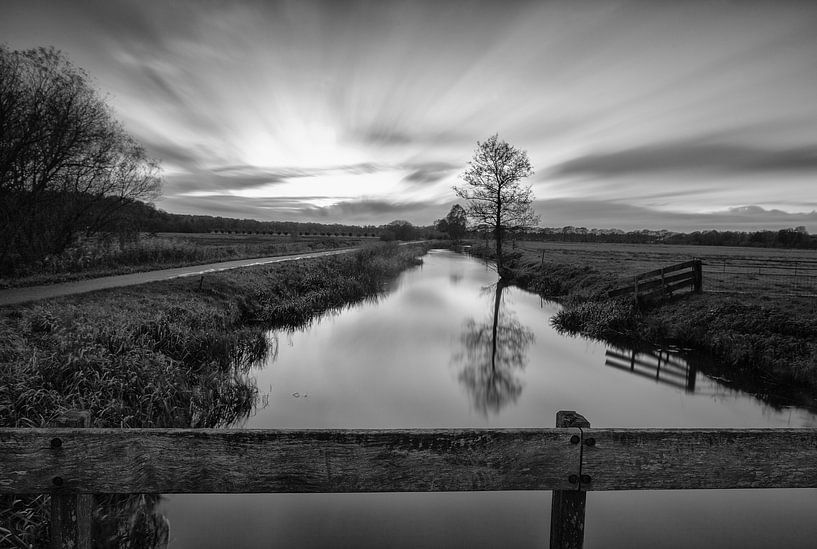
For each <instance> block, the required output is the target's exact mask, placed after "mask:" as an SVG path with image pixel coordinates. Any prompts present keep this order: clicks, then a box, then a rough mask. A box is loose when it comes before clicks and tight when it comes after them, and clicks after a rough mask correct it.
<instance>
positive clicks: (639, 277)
mask: <svg viewBox="0 0 817 549" xmlns="http://www.w3.org/2000/svg"><path fill="white" fill-rule="evenodd" d="M694 263H695V260H694V259H693V260H690V261H684V262H683V263H676V264H675V265H668V266H667V267H661V268H660V269H655V270H653V271H647V272H646V273H641V274H639V275H636V277H635V279H636V280H644V279H645V278H652V277H654V276H661V273H662V272H663V273H664V274H667V273H674V272H675V271H681V270H683V269H690V268H692V266H693V265H694Z"/></svg>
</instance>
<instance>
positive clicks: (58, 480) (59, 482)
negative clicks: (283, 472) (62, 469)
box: [52, 477, 63, 486]
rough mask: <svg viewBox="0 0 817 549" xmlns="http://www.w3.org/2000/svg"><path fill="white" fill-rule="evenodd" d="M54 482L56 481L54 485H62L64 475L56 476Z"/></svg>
mask: <svg viewBox="0 0 817 549" xmlns="http://www.w3.org/2000/svg"><path fill="white" fill-rule="evenodd" d="M52 482H53V483H54V486H62V483H63V480H62V477H54V480H53V481H52Z"/></svg>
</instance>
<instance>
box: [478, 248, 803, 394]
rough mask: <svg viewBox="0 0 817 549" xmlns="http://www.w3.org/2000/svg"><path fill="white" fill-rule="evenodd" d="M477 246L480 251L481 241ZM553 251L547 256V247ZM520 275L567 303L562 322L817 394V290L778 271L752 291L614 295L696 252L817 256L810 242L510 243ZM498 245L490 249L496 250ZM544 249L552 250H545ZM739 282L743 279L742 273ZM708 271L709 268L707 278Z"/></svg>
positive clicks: (522, 281) (529, 285) (716, 257)
mask: <svg viewBox="0 0 817 549" xmlns="http://www.w3.org/2000/svg"><path fill="white" fill-rule="evenodd" d="M475 251H476V253H478V254H479V253H486V252H481V251H480V250H479V249H477V250H475ZM543 252H544V256H543ZM510 253H511V256H512V267H513V270H512V272H513V274H512V277H513V281H514V283H515V284H517V285H519V286H521V287H523V288H526V289H529V290H531V291H535V292H537V293H539V294H540V295H542V296H543V297H546V298H550V299H554V300H557V301H559V302H560V303H561V304H562V305H563V308H562V310H561V311H560V312H559V313H558V314H557V315H556V316H555V317H554V319H553V324H554V326H555V327H556V328H558V329H559V330H561V331H564V332H567V333H572V334H581V335H584V336H587V337H591V338H595V339H601V340H606V341H609V342H613V343H615V342H622V341H623V340H626V341H628V342H630V343H644V342H648V343H655V344H661V343H673V344H675V345H679V346H681V347H687V348H692V349H695V350H697V351H700V352H703V353H706V354H709V355H710V356H711V357H712V358H714V359H715V362H716V364H717V366H716V368H717V369H718V375H719V376H726V377H727V378H728V379H730V380H731V381H732V382H733V384H739V385H743V387H741V388H747V389H748V390H752V391H753V392H757V385H758V383H759V382H760V383H761V384H762V385H763V386H764V389H762V391H765V392H768V391H773V392H775V393H776V396H778V397H779V396H780V395H781V394H787V395H791V396H792V398H795V395H797V397H798V400H801V401H802V397H803V395H804V394H805V396H806V400H807V401H808V402H809V403H810V404H811V405H812V406H813V405H814V404H815V402H817V310H815V301H814V298H803V297H797V296H795V295H781V294H780V292H779V290H780V288H779V287H778V284H779V280H777V279H775V278H774V277H768V279H764V278H763V277H760V279H759V280H754V281H753V284H755V285H757V284H760V283H765V286H753V288H755V291H753V292H752V293H748V294H729V293H707V292H706V291H705V292H704V293H703V294H697V295H696V294H685V295H684V294H681V295H679V296H678V297H676V298H673V299H672V300H654V301H644V300H642V301H640V302H639V303H634V302H633V300H632V298H631V297H620V298H615V299H610V298H608V297H607V291H608V290H610V289H612V288H614V287H618V286H620V285H621V284H622V280H626V279H627V277H631V276H633V275H635V274H638V273H640V272H644V271H648V270H652V269H655V268H657V267H660V266H662V265H670V264H673V263H677V262H681V261H686V260H688V259H690V258H691V257H699V258H703V260H704V262H705V263H706V262H710V263H711V262H715V261H734V260H739V261H752V262H753V263H757V264H763V263H764V262H767V263H772V262H774V263H775V264H777V263H780V262H792V261H796V262H799V263H801V264H805V263H808V262H814V261H815V260H817V254H815V252H813V251H806V250H765V249H747V248H723V247H703V246H661V245H633V244H619V245H612V244H596V243H558V242H555V243H551V242H544V243H542V242H536V243H530V242H524V243H520V244H518V245H517V247H516V249H512V250H510ZM487 254H488V255H490V254H491V252H490V250H489V251H487ZM543 258H544V259H543ZM734 284H740V280H737V281H736V282H734ZM706 286H707V272H706V269H705V270H704V288H706Z"/></svg>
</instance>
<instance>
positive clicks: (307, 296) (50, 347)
mask: <svg viewBox="0 0 817 549" xmlns="http://www.w3.org/2000/svg"><path fill="white" fill-rule="evenodd" d="M427 249H428V246H427V245H408V246H398V245H396V244H375V245H372V246H368V247H366V248H364V249H362V250H360V251H358V252H355V253H350V254H343V255H333V256H328V257H321V258H315V259H305V260H302V261H298V262H290V263H275V264H270V265H263V266H257V267H250V268H243V269H238V270H233V271H224V272H216V273H211V274H208V275H206V276H205V277H204V278H199V277H195V278H179V279H173V280H168V281H163V282H155V283H151V284H144V285H140V286H128V287H123V288H115V289H109V290H103V291H97V292H93V293H89V294H79V295H75V296H68V297H63V298H58V299H52V300H48V301H44V302H36V303H31V304H25V305H16V306H7V307H2V308H0V427H43V426H47V425H49V424H51V423H53V421H54V420H55V418H57V417H59V416H60V415H62V414H64V413H65V412H69V411H73V410H88V411H89V412H90V414H91V418H92V425H93V426H94V427H221V426H227V425H230V424H233V423H236V422H241V421H242V420H243V419H244V418H246V417H247V416H248V415H249V414H250V413H252V411H253V410H254V407H255V404H256V399H257V396H258V389H257V387H256V385H255V381H254V376H252V375H250V371H251V369H252V368H253V366H254V365H256V364H258V363H259V362H260V361H262V360H263V359H264V358H265V357H266V356H267V354H268V353H275V352H276V349H275V345H277V342H276V341H274V340H269V339H268V338H267V333H268V331H269V330H270V329H274V328H293V327H296V326H298V325H301V324H303V323H304V322H308V321H309V320H310V319H312V318H315V317H316V316H317V315H320V314H322V313H324V312H326V311H328V310H332V309H339V308H343V307H345V306H348V305H349V304H351V303H355V302H358V301H361V300H363V299H371V298H376V296H377V295H378V294H379V293H380V292H381V291H382V289H383V286H384V285H385V284H386V283H387V282H388V281H390V280H392V279H393V278H394V277H396V276H397V275H398V274H399V273H400V272H401V271H403V270H405V269H407V268H409V267H412V266H414V265H418V264H420V263H422V260H421V259H420V258H419V256H421V255H423V254H424V253H425V252H426V251H427ZM329 352H331V350H330V351H329ZM109 499H110V500H111V501H106V502H99V501H98V502H97V508H96V509H95V522H96V524H97V526H98V527H100V526H99V525H103V526H104V527H101V530H100V531H99V532H98V535H100V536H103V538H104V539H106V540H108V541H109V542H110V543H111V544H113V545H117V546H118V544H119V542H122V543H125V542H128V540H131V539H136V540H144V539H153V538H155V537H157V536H158V538H161V536H162V535H164V536H165V539H166V534H167V526H166V524H165V521H164V518H163V517H162V516H161V515H156V514H155V513H154V507H155V504H156V501H158V499H156V498H153V499H150V500H145V498H144V497H143V496H122V497H113V496H112V499H111V498H109ZM134 509H137V510H138V511H139V512H138V513H136V512H133V510H134ZM134 516H135V517H137V518H139V520H137V521H136V522H134V521H133V519H132V517H134ZM123 517H124V518H123ZM0 524H3V525H4V526H3V527H2V528H0V545H3V543H4V542H6V541H8V542H10V543H12V542H13V543H15V544H19V545H20V546H28V545H29V543H34V544H35V545H37V544H38V543H44V542H45V540H46V532H47V524H48V501H47V497H45V496H42V495H40V496H33V497H25V496H21V497H17V498H15V497H3V498H0ZM123 525H128V526H127V527H125V528H124V530H123Z"/></svg>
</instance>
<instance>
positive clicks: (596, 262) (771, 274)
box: [517, 241, 817, 302]
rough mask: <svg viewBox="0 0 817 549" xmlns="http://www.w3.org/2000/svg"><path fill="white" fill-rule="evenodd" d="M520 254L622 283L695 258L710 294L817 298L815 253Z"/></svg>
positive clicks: (568, 249)
mask: <svg viewBox="0 0 817 549" xmlns="http://www.w3.org/2000/svg"><path fill="white" fill-rule="evenodd" d="M517 249H520V250H524V251H525V252H527V254H538V256H539V257H540V258H541V257H544V261H545V262H551V263H558V264H567V265H580V266H589V267H591V268H592V269H594V270H596V271H598V272H599V273H604V274H606V275H609V276H611V277H616V278H620V279H622V281H623V282H624V283H626V279H627V278H629V277H632V276H634V275H637V274H639V273H642V272H645V271H649V270H652V269H657V268H659V267H662V266H667V265H672V264H673V263H680V262H682V261H687V260H689V259H693V258H697V259H701V260H702V261H703V270H704V289H705V291H707V292H719V293H732V294H740V293H745V294H756V293H758V292H762V293H763V294H764V295H766V296H775V297H786V296H790V297H801V298H803V299H805V300H806V301H808V302H813V301H815V299H817V250H789V249H781V248H737V247H727V246H673V245H667V244H619V243H609V244H607V243H597V242H532V241H525V242H520V243H518V244H517ZM543 252H544V256H542V253H543Z"/></svg>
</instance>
